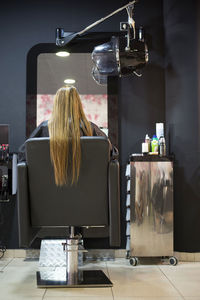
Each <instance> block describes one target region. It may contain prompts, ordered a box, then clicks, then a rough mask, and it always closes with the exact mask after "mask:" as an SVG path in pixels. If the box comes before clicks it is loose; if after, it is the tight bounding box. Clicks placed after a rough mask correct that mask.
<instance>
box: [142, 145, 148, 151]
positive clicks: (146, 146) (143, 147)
mask: <svg viewBox="0 0 200 300" xmlns="http://www.w3.org/2000/svg"><path fill="white" fill-rule="evenodd" d="M148 152H149V144H148V143H142V153H148Z"/></svg>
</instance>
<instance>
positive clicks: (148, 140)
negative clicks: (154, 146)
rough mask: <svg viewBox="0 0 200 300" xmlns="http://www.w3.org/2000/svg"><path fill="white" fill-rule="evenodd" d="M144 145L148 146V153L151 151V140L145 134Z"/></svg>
mask: <svg viewBox="0 0 200 300" xmlns="http://www.w3.org/2000/svg"><path fill="white" fill-rule="evenodd" d="M145 143H147V144H148V152H150V150H151V139H150V137H149V136H148V134H146V136H145Z"/></svg>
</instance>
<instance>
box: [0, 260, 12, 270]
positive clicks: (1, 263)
mask: <svg viewBox="0 0 200 300" xmlns="http://www.w3.org/2000/svg"><path fill="white" fill-rule="evenodd" d="M11 260H12V258H2V259H1V260H0V271H1V270H2V269H4V268H5V267H6V266H7V265H8V264H9V263H10V262H11Z"/></svg>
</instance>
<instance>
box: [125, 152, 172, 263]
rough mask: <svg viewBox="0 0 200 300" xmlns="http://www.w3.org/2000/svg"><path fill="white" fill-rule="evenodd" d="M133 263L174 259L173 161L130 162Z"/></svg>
mask: <svg viewBox="0 0 200 300" xmlns="http://www.w3.org/2000/svg"><path fill="white" fill-rule="evenodd" d="M129 215H130V221H129V225H128V224H127V226H130V228H129V233H130V263H131V264H133V265H136V264H137V257H149V256H150V257H155V256H156V257H158V256H167V257H170V263H171V264H174V265H175V264H176V263H177V260H176V258H175V257H173V252H174V246H173V240H174V236H173V217H174V212H173V162H172V161H171V160H170V159H168V158H159V157H149V156H138V157H131V161H130V212H129Z"/></svg>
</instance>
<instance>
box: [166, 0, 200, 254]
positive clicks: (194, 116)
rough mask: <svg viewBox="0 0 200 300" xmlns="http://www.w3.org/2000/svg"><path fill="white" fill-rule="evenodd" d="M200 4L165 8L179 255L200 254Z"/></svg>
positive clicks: (168, 108)
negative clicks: (199, 27) (199, 22)
mask: <svg viewBox="0 0 200 300" xmlns="http://www.w3.org/2000/svg"><path fill="white" fill-rule="evenodd" d="M197 2H198V1H192V0H191V1H178V0H176V1H175V0H167V1H163V3H164V26H165V40H166V41H165V42H166V56H165V66H166V88H165V90H166V122H167V131H168V138H169V140H168V141H169V151H170V153H173V154H174V155H175V159H176V162H175V250H176V251H185V252H195V251H200V241H199V228H200V218H199V215H200V193H199V192H200V190H199V178H200V177H199V175H200V164H199V163H200V159H199V150H200V149H199V125H198V122H199V108H198V73H197V72H198V70H197V66H198V56H199V54H198V51H199V49H198V44H197V37H198V34H199V32H198V31H197V11H198V7H197Z"/></svg>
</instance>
